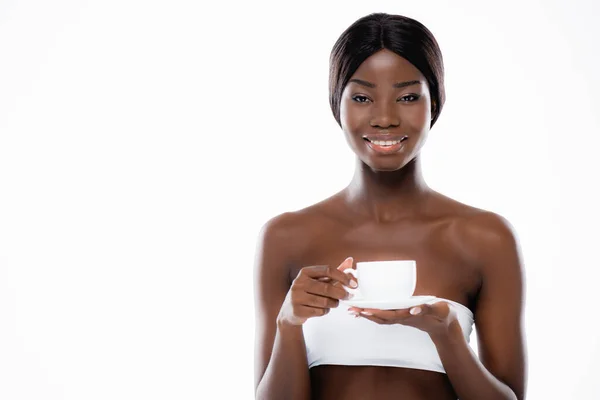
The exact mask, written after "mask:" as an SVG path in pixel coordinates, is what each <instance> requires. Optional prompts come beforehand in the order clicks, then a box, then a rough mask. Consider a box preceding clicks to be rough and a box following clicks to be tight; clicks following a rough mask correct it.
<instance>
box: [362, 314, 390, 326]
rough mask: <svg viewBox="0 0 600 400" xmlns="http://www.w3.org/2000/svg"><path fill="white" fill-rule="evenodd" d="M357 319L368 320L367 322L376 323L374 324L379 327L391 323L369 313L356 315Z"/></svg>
mask: <svg viewBox="0 0 600 400" xmlns="http://www.w3.org/2000/svg"><path fill="white" fill-rule="evenodd" d="M357 317H360V318H364V319H368V320H369V321H373V322H376V323H378V324H380V325H389V324H391V323H392V322H391V321H389V320H386V319H384V318H380V317H378V316H377V315H373V314H371V313H369V312H366V311H362V312H360V313H358V315H357Z"/></svg>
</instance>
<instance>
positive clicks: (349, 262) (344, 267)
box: [337, 257, 354, 271]
mask: <svg viewBox="0 0 600 400" xmlns="http://www.w3.org/2000/svg"><path fill="white" fill-rule="evenodd" d="M353 264H354V258H352V257H348V258H346V259H345V260H344V261H342V263H341V264H340V265H339V266H338V267H337V269H338V270H339V271H345V270H347V269H348V268H352V265H353Z"/></svg>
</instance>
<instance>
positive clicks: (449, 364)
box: [432, 213, 526, 400]
mask: <svg viewBox="0 0 600 400" xmlns="http://www.w3.org/2000/svg"><path fill="white" fill-rule="evenodd" d="M468 231H469V234H468V236H470V238H471V240H474V241H476V243H477V253H478V258H479V259H480V260H481V261H482V266H481V267H482V286H481V289H480V292H479V295H478V298H477V305H476V309H475V324H476V327H477V335H478V339H479V342H478V348H479V359H477V357H476V356H475V354H473V351H472V350H471V348H470V347H469V346H468V343H467V342H466V341H465V339H464V337H463V334H462V332H461V331H460V325H458V323H454V324H452V325H451V329H450V330H449V331H448V334H447V335H441V336H439V337H434V336H432V339H433V341H434V343H435V345H436V347H437V349H438V353H439V355H440V359H441V360H442V364H443V365H444V369H445V370H446V374H447V375H448V378H449V379H450V382H451V383H452V386H453V388H454V390H455V392H456V394H457V395H458V397H459V398H460V399H461V400H470V399H473V400H479V399H486V400H494V399H499V400H500V399H502V400H509V399H510V400H515V399H516V400H523V399H524V398H525V387H526V348H525V335H524V332H523V327H522V310H523V303H524V283H523V281H524V279H523V267H522V260H521V254H520V250H519V245H518V242H517V239H516V238H515V235H514V233H513V231H512V229H511V227H510V225H509V224H508V222H507V221H505V220H504V219H503V218H502V217H499V216H498V215H496V214H492V213H486V214H485V215H481V216H479V217H477V221H470V222H469V228H468ZM480 360H481V361H480Z"/></svg>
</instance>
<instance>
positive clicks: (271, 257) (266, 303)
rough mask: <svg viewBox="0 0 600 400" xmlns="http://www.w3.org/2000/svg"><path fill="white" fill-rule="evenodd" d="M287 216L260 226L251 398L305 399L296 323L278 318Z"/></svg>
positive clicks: (286, 281)
mask: <svg viewBox="0 0 600 400" xmlns="http://www.w3.org/2000/svg"><path fill="white" fill-rule="evenodd" d="M290 219H291V216H290V215H289V214H283V215H281V216H279V217H276V218H274V219H272V220H270V221H269V222H267V223H266V224H265V226H263V228H262V230H261V233H260V235H259V240H258V246H257V251H256V259H255V275H254V278H255V280H254V293H255V323H256V330H255V356H254V358H255V369H254V375H255V379H254V383H255V385H254V386H255V391H256V392H255V393H256V398H257V399H261V400H262V399H264V400H271V399H290V400H294V399H299V400H300V399H301V400H306V399H310V378H309V372H308V364H307V359H306V347H305V344H304V337H303V334H302V326H291V325H288V324H286V323H285V322H282V321H278V320H277V319H278V318H277V317H278V314H279V311H280V308H281V305H282V303H283V301H284V299H285V297H286V295H287V292H288V290H289V288H290V276H289V260H290V256H291V254H292V250H293V249H292V248H291V246H293V244H294V240H290V238H291V236H292V235H291V227H290Z"/></svg>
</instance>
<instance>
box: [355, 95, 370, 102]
mask: <svg viewBox="0 0 600 400" xmlns="http://www.w3.org/2000/svg"><path fill="white" fill-rule="evenodd" d="M352 100H354V101H356V102H357V103H366V102H367V101H369V98H368V97H367V96H361V95H356V96H354V97H352Z"/></svg>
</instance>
